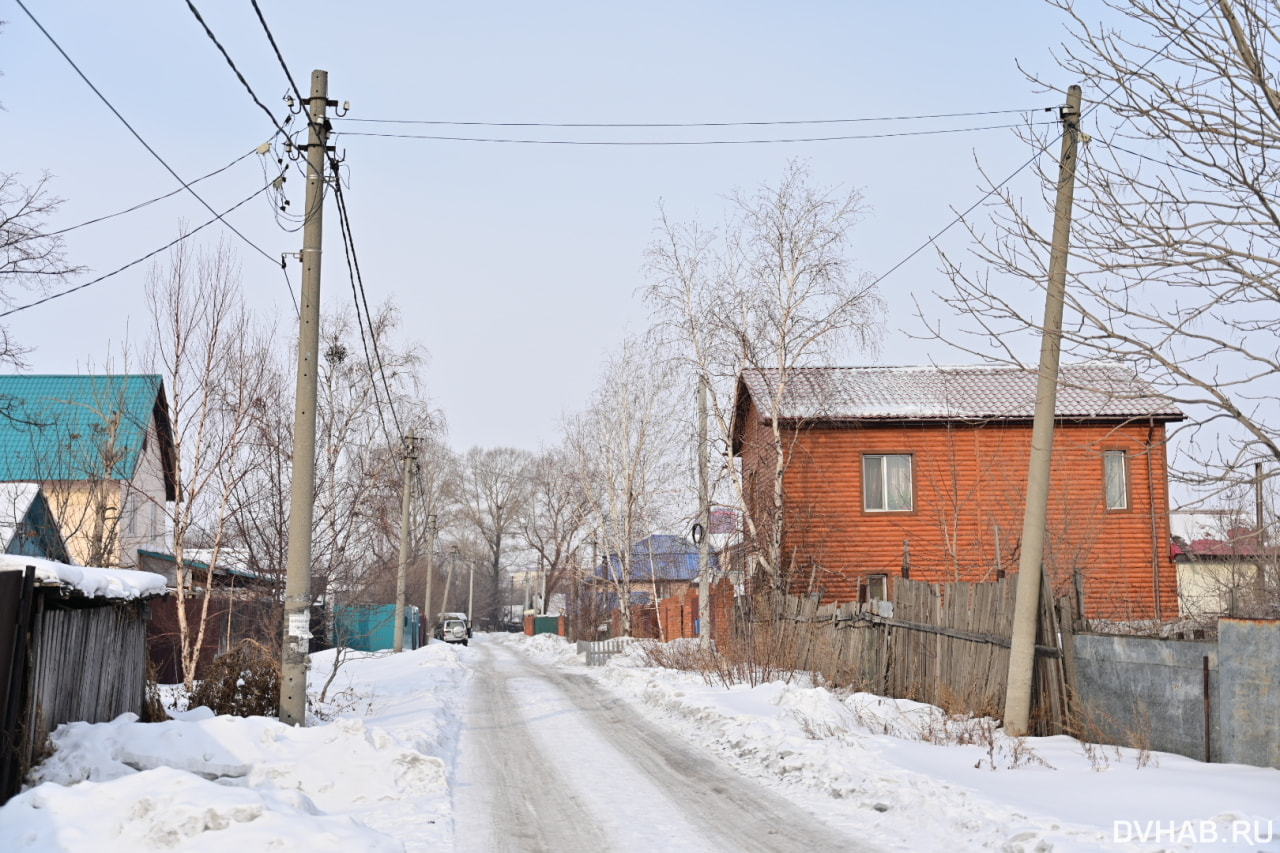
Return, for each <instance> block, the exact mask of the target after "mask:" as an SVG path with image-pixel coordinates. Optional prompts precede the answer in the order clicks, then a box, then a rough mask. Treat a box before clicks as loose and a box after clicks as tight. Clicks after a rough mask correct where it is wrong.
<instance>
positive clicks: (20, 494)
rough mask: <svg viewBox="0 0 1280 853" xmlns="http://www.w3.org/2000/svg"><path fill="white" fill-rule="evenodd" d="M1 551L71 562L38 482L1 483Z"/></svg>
mask: <svg viewBox="0 0 1280 853" xmlns="http://www.w3.org/2000/svg"><path fill="white" fill-rule="evenodd" d="M0 552H3V553H5V554H25V555H27V556H31V557H47V558H49V559H51V560H61V561H62V562H64V563H65V562H70V557H69V555H68V554H67V543H66V541H65V540H64V539H63V537H62V531H61V530H60V529H59V528H58V523H57V521H56V520H55V519H54V517H53V511H52V510H51V509H50V508H49V502H48V501H47V500H46V499H45V496H44V492H43V491H41V489H40V484H39V483H0Z"/></svg>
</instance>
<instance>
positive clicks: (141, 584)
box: [0, 554, 165, 599]
mask: <svg viewBox="0 0 1280 853" xmlns="http://www.w3.org/2000/svg"><path fill="white" fill-rule="evenodd" d="M27 566H35V567H36V583H37V584H56V585H60V586H64V587H68V588H70V589H73V590H75V591H76V592H79V593H81V594H82V595H85V596H88V597H89V598H121V599H133V598H151V597H153V596H158V595H164V594H165V580H164V576H163V575H157V574H155V573H153V572H139V571H134V570H133V569H101V568H97V567H95V566H71V565H68V564H66V563H59V562H55V561H54V560H45V559H42V558H40V557H24V556H22V555H21V554H0V571H22V570H23V569H25V568H26V567H27Z"/></svg>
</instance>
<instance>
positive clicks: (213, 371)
mask: <svg viewBox="0 0 1280 853" xmlns="http://www.w3.org/2000/svg"><path fill="white" fill-rule="evenodd" d="M147 300H148V303H149V305H150V308H151V319H152V332H153V339H152V344H153V359H154V363H155V365H156V367H157V369H158V370H159V371H160V372H161V374H162V375H163V377H164V382H165V387H166V389H167V390H168V394H169V403H170V409H169V415H170V420H171V423H172V427H173V452H174V457H175V460H176V467H177V470H178V473H179V487H178V494H177V500H176V501H174V502H173V504H171V505H169V506H168V507H167V508H166V509H167V512H168V514H169V530H170V536H171V542H172V548H173V555H174V559H175V595H176V598H177V605H178V607H177V610H178V630H179V653H180V660H181V666H182V676H183V680H184V682H185V683H186V685H187V687H188V688H191V687H192V685H193V683H194V680H195V677H196V672H197V668H198V667H199V665H200V654H201V650H202V649H203V647H204V642H205V634H206V628H207V626H208V621H209V606H210V603H211V600H212V594H211V593H212V589H213V580H214V575H215V573H216V571H217V568H218V565H219V560H220V558H221V552H222V548H223V546H224V545H225V543H226V538H227V533H228V525H229V520H230V514H231V512H230V511H231V503H232V495H233V493H234V491H235V489H236V486H237V479H238V477H239V476H241V475H242V471H240V469H237V468H236V467H235V466H234V465H233V464H232V462H233V459H234V457H235V455H236V453H237V452H238V448H239V446H240V444H241V442H243V441H244V440H245V438H246V437H247V435H248V433H249V430H250V424H251V418H252V410H253V406H254V403H255V400H256V399H258V397H257V395H258V389H259V388H260V387H261V383H262V380H263V378H264V376H263V373H264V370H265V367H266V365H265V364H264V362H263V360H262V359H261V358H260V357H258V356H259V352H258V351H256V350H260V349H261V344H260V342H255V341H254V340H253V338H252V329H253V326H254V324H253V322H252V321H251V319H250V318H249V315H248V312H247V310H246V308H245V306H244V302H243V299H242V297H241V293H240V269H239V264H238V263H237V262H236V259H235V256H234V254H233V253H232V251H231V250H230V249H229V248H228V247H227V246H226V245H225V244H219V245H217V246H216V247H214V248H209V249H203V250H199V251H197V252H196V253H194V254H193V253H192V252H191V250H190V249H189V248H188V244H187V243H186V242H182V243H179V244H178V245H177V246H176V247H175V248H174V249H173V250H172V251H171V252H170V255H169V259H168V262H167V264H166V265H165V266H163V267H153V268H152V271H151V274H150V276H149V278H148V282H147ZM255 343H259V346H257V347H256V348H255ZM193 535H200V536H201V537H202V539H204V541H203V542H202V544H204V545H205V546H207V547H208V548H209V549H210V550H209V556H208V558H207V565H208V568H207V569H206V570H204V571H203V572H201V573H200V574H201V576H200V577H196V576H195V573H194V572H193V570H192V569H191V568H190V565H189V563H188V560H187V557H186V551H187V548H188V545H189V539H190V538H191V537H192V536H193ZM198 588H203V591H204V593H203V595H202V596H200V606H199V610H198V611H197V612H196V613H195V614H194V621H193V618H192V617H193V614H192V612H191V611H190V610H189V608H188V602H189V601H190V600H191V599H193V598H195V597H196V592H197V589H198Z"/></svg>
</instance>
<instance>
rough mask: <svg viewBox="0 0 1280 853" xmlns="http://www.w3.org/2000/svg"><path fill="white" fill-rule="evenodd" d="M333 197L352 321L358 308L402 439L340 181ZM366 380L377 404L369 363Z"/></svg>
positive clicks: (371, 367) (392, 415)
mask: <svg viewBox="0 0 1280 853" xmlns="http://www.w3.org/2000/svg"><path fill="white" fill-rule="evenodd" d="M333 195H334V199H335V200H336V201H337V204H338V222H339V224H340V225H341V228H342V238H343V248H344V250H346V251H347V263H348V265H349V267H350V269H351V270H353V271H354V273H355V274H354V276H353V277H352V295H353V297H355V299H356V319H357V321H359V317H360V312H361V306H363V309H364V316H365V319H366V320H368V324H369V344H372V347H373V355H374V358H375V359H376V360H377V372H378V375H379V376H381V378H382V386H383V389H384V390H385V391H386V393H387V408H388V409H389V410H390V411H391V421H392V423H394V424H395V426H396V432H397V433H398V434H400V435H404V430H403V429H402V428H401V426H400V418H399V417H398V416H397V415H396V409H395V404H394V403H393V401H392V395H391V384H390V383H389V382H388V381H387V369H386V364H385V363H384V362H383V359H382V352H381V350H380V349H379V347H378V336H377V333H376V331H375V330H374V327H373V313H372V312H371V311H370V310H369V299H368V296H367V295H366V293H365V289H364V276H363V275H361V273H360V258H359V256H358V255H357V254H356V244H355V237H354V235H353V234H352V232H351V219H350V217H349V216H348V214H347V201H346V197H345V196H343V194H342V182H341V181H338V180H335V181H334V193H333ZM357 291H358V293H357ZM361 342H362V343H363V342H364V330H363V328H361ZM369 344H366V345H365V346H366V349H365V360H366V362H367V361H368V359H369V350H368V346H369ZM369 380H370V381H371V382H373V388H374V395H373V397H374V401H375V402H376V401H377V400H378V393H377V387H378V380H377V377H375V376H374V365H373V364H372V363H369ZM378 417H379V419H381V418H382V408H381V404H380V403H379V404H378ZM382 429H383V432H387V425H386V423H385V422H383V425H382ZM387 442H388V444H392V443H394V442H393V441H392V437H391V435H390V434H388V435H387Z"/></svg>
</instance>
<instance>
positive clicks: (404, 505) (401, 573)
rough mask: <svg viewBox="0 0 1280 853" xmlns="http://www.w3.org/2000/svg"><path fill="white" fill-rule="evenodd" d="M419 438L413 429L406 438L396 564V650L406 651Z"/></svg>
mask: <svg viewBox="0 0 1280 853" xmlns="http://www.w3.org/2000/svg"><path fill="white" fill-rule="evenodd" d="M416 442H417V439H416V438H414V436H413V430H412V429H410V430H409V434H408V435H407V436H405V439H404V482H403V484H402V486H401V490H400V561H399V562H398V563H397V564H396V629H395V634H394V635H393V637H394V639H393V641H392V642H393V643H394V645H395V651H397V652H402V651H404V585H405V577H406V574H407V572H408V571H409V482H410V480H409V475H410V473H411V472H412V470H413V461H414V460H415V459H417V458H418V447H417V444H416Z"/></svg>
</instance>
